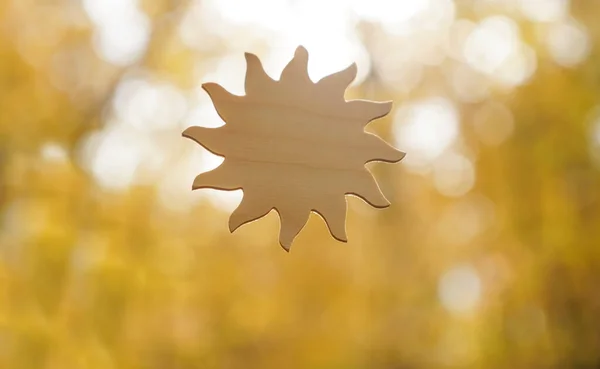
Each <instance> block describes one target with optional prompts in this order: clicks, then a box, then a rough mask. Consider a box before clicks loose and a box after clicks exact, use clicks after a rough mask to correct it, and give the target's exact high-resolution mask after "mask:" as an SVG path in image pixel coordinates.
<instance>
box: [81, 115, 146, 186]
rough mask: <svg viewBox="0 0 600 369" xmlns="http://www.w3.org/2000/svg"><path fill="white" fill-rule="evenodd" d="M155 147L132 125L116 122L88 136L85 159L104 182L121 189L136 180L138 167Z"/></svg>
mask: <svg viewBox="0 0 600 369" xmlns="http://www.w3.org/2000/svg"><path fill="white" fill-rule="evenodd" d="M152 150H153V148H152V147H151V145H150V144H149V142H148V141H146V140H144V139H143V138H141V137H140V136H139V134H138V133H137V132H135V131H134V130H132V129H131V128H127V127H126V126H123V125H114V124H113V125H109V126H108V127H107V128H106V130H105V131H104V132H101V133H96V134H94V135H92V136H91V137H90V138H89V139H88V140H87V142H86V148H85V153H84V161H86V164H87V167H88V168H89V169H90V170H91V172H92V175H93V176H94V178H95V179H96V181H97V182H98V183H99V184H100V185H101V186H103V187H106V188H109V189H114V190H122V189H125V188H127V187H129V186H130V185H132V184H133V183H134V180H135V175H136V171H137V170H138V168H139V167H140V166H141V164H142V163H143V161H144V158H146V157H150V156H151V151H152Z"/></svg>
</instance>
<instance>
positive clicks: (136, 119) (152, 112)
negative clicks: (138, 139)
mask: <svg viewBox="0 0 600 369" xmlns="http://www.w3.org/2000/svg"><path fill="white" fill-rule="evenodd" d="M113 105H114V108H115V111H116V113H117V116H118V118H119V120H121V121H123V122H126V123H127V124H130V125H132V126H133V127H135V128H137V129H140V130H160V129H167V128H171V127H173V126H175V125H176V124H177V123H178V122H179V121H180V120H181V119H182V118H183V117H184V116H185V113H186V111H187V101H186V98H185V96H184V95H183V93H182V92H181V91H180V90H179V89H178V88H176V87H175V86H172V85H170V84H166V83H154V82H151V81H149V80H145V79H126V80H124V81H123V82H121V83H120V84H119V86H118V88H117V92H116V95H115V99H114V101H113Z"/></svg>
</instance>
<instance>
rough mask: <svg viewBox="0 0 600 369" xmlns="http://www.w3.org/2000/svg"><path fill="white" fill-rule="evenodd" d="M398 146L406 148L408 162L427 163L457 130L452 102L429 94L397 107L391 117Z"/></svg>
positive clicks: (456, 120)
mask: <svg viewBox="0 0 600 369" xmlns="http://www.w3.org/2000/svg"><path fill="white" fill-rule="evenodd" d="M394 120H395V122H394V136H395V140H396V144H397V146H398V147H402V149H403V150H405V151H406V152H409V153H410V155H407V156H406V158H405V161H406V164H407V165H409V166H417V167H419V166H424V165H428V164H429V163H430V162H432V161H433V160H434V159H436V158H437V157H439V156H440V155H441V154H442V153H443V152H444V151H445V150H446V149H447V148H448V147H449V146H450V145H451V144H452V143H453V142H454V140H455V139H456V137H457V136H458V133H459V121H458V120H459V117H458V112H457V111H456V108H455V107H454V105H453V104H452V102H451V101H450V100H448V99H445V98H430V99H427V100H422V101H419V102H416V103H414V104H411V105H408V106H405V107H403V108H401V109H400V110H399V111H398V113H397V114H396V116H395V118H394Z"/></svg>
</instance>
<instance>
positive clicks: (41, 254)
mask: <svg viewBox="0 0 600 369" xmlns="http://www.w3.org/2000/svg"><path fill="white" fill-rule="evenodd" d="M0 19H1V20H0V83H1V84H0V227H1V228H0V367H1V368H9V369H11V368H16V369H29V368H31V369H37V368H43V369H63V368H82V369H83V368H102V369H113V368H114V369H117V368H141V369H162V368H175V369H179V368H181V369H187V368H201V369H204V368H206V369H212V368H215V369H217V368H225V369H229V368H230V369H238V368H244V369H253V368H256V369H259V368H260V369H265V368H311V369H342V368H344V369H366V368H369V369H413V368H414V369H418V368H489V369H495V368H506V369H519V368H527V369H532V368H581V369H587V368H600V54H599V51H598V50H600V47H599V46H600V21H599V19H600V2H597V1H592V0H571V1H569V0H454V1H453V0H368V1H367V0H346V1H342V0H335V1H334V0H295V1H292V0H287V1H286V0H252V1H246V0H145V1H144V0H83V1H77V0H45V1H40V0H3V1H1V2H0ZM299 44H302V45H304V46H306V47H307V49H308V51H309V53H310V55H311V59H310V62H309V74H310V76H311V77H312V78H313V80H316V79H318V78H321V77H323V76H325V75H327V74H330V73H333V72H336V71H338V70H341V69H343V68H345V67H347V66H348V65H349V64H350V63H352V62H353V61H356V62H357V64H358V69H359V72H358V74H359V75H358V78H357V80H356V81H355V82H354V83H353V85H352V86H351V88H350V90H349V91H348V94H347V98H364V99H372V100H394V102H395V105H394V109H393V111H392V113H391V114H390V115H389V116H387V117H386V118H384V119H380V120H377V121H374V122H373V123H371V124H370V125H369V126H368V130H370V131H371V132H375V133H377V134H379V135H381V136H382V137H384V138H385V139H386V140H388V141H389V142H390V143H392V144H394V145H395V146H396V147H398V148H399V149H401V150H403V151H405V152H407V153H408V155H407V157H406V158H405V159H404V160H403V161H402V162H401V163H400V164H395V165H390V164H382V163H373V164H369V168H370V169H372V170H373V172H374V173H375V175H376V176H377V178H378V180H379V183H380V186H381V188H382V190H383V192H384V193H385V194H386V196H387V197H388V198H389V199H390V201H391V202H392V206H391V207H389V208H387V209H385V210H376V209H374V208H371V207H370V206H368V205H366V204H365V203H363V202H362V201H361V200H359V199H357V198H353V197H349V198H348V203H349V211H348V236H349V240H350V242H349V243H348V244H343V243H339V242H337V241H335V240H334V239H333V238H331V237H330V236H329V233H328V231H327V229H326V227H325V224H324V222H323V221H322V220H321V219H320V218H319V217H318V216H315V215H314V214H313V215H311V218H310V221H309V223H308V224H307V226H306V227H305V228H304V230H303V231H302V232H301V233H300V235H299V236H298V238H297V239H296V241H295V243H294V245H293V248H292V250H291V253H290V254H287V253H286V252H284V251H283V250H282V249H281V247H280V246H279V245H278V242H277V236H278V227H279V220H278V218H277V215H276V214H275V213H274V212H272V213H271V214H269V215H268V216H267V217H266V218H264V219H262V220H261V221H259V222H254V223H251V224H249V225H246V226H244V227H242V228H241V229H239V230H238V231H236V232H235V234H233V235H230V234H229V231H228V228H227V219H228V216H229V214H230V212H231V211H232V210H233V209H234V208H235V207H236V206H237V204H238V203H239V201H240V199H241V193H240V191H237V192H219V191H211V190H201V191H194V192H192V191H191V184H192V181H193V179H194V177H195V176H196V175H197V174H199V173H200V172H203V171H206V170H209V169H212V168H214V167H216V166H218V165H219V163H220V162H221V159H219V158H218V157H215V156H212V155H211V154H209V153H208V152H207V151H206V150H204V149H203V148H202V147H200V146H199V145H197V144H195V143H194V142H192V141H191V140H187V139H184V138H182V137H181V132H182V131H183V130H184V129H185V128H186V127H188V126H191V125H199V126H206V127H216V126H219V125H222V124H223V122H222V121H221V120H220V118H219V117H218V115H217V114H216V112H215V110H214V108H213V106H212V104H211V101H210V99H209V97H208V95H207V94H206V93H205V92H204V91H202V90H201V89H200V85H201V84H202V83H204V82H217V83H219V84H221V85H223V86H224V87H226V88H227V89H228V90H229V91H231V92H233V93H236V94H243V81H244V74H245V60H244V52H246V51H249V52H253V53H255V54H257V55H258V56H259V57H260V58H261V59H262V60H263V62H264V65H265V68H266V70H267V72H268V73H269V74H270V75H271V76H272V77H273V78H278V77H279V73H280V72H281V70H282V69H283V67H284V65H285V64H286V63H287V62H288V61H289V60H290V59H291V58H292V56H293V52H294V50H295V48H296V47H297V46H298V45H299Z"/></svg>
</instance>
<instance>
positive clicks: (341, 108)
mask: <svg viewBox="0 0 600 369" xmlns="http://www.w3.org/2000/svg"><path fill="white" fill-rule="evenodd" d="M246 62H247V72H246V81H245V91H246V95H244V96H237V95H233V94H231V93H229V92H228V91H226V90H225V89H224V88H223V87H221V86H220V85H218V84H215V83H206V84H204V85H203V86H202V87H203V89H204V90H205V91H206V92H207V93H208V94H209V95H210V97H211V99H212V101H213V104H214V106H215V108H216V110H217V112H218V113H219V116H220V117H221V118H222V119H223V120H224V121H225V123H226V124H225V125H224V126H222V127H219V128H204V127H190V128H188V129H186V130H185V131H184V132H183V136H184V137H187V138H190V139H192V140H194V141H195V142H197V143H198V144H200V145H202V146H203V147H204V148H206V149H207V150H209V151H210V152H212V153H213V154H215V155H219V156H222V157H224V158H225V160H224V162H223V163H222V164H221V165H220V166H219V167H217V168H216V169H214V170H212V171H209V172H206V173H202V174H200V175H199V176H198V177H196V179H195V180H194V183H193V186H192V188H193V189H194V190H196V189H201V188H213V189H219V190H237V189H242V190H243V192H244V196H243V199H242V202H241V203H240V205H239V206H238V208H237V209H236V210H235V211H234V212H233V213H232V214H231V217H230V219H229V229H230V231H231V232H234V231H235V230H236V229H237V228H239V227H240V226H242V225H244V224H246V223H248V222H251V221H254V220H257V219H259V218H261V217H263V216H265V215H266V214H268V213H269V212H270V211H271V210H273V209H274V210H275V211H277V213H278V214H279V217H280V220H281V228H280V234H279V242H280V244H281V246H282V247H283V248H284V249H285V250H286V251H289V250H290V247H291V245H292V243H293V241H294V239H295V237H296V236H297V235H298V233H299V232H300V231H301V229H302V228H303V227H304V225H305V224H306V222H307V220H308V216H309V215H310V212H311V211H313V212H315V213H317V214H319V215H320V216H321V217H322V218H323V219H324V220H325V222H326V223H327V226H328V228H329V231H330V233H331V235H332V236H333V237H334V238H335V239H337V240H339V241H342V242H346V241H347V236H346V225H345V222H346V199H345V195H346V194H353V195H356V196H358V197H360V198H362V199H363V200H365V201H366V202H367V203H369V204H370V205H372V206H374V207H377V208H384V207H387V206H389V202H388V200H387V199H386V198H385V196H384V195H383V194H382V193H381V191H380V189H379V186H378V185H377V182H376V181H375V179H374V178H373V176H372V174H371V173H370V172H369V171H368V170H367V169H366V168H365V164H366V163H368V162H372V161H383V162H389V163H396V162H398V161H400V160H402V158H403V157H404V156H405V154H404V153H403V152H401V151H398V150H396V149H395V148H393V147H392V146H390V145H389V144H387V143H386V142H385V141H383V140H381V139H380V138H379V137H377V136H375V135H373V134H370V133H367V132H365V131H364V127H365V126H366V125H367V124H368V123H369V122H371V121H372V120H374V119H377V118H380V117H383V116H385V115H387V114H388V113H389V112H390V110H391V108H392V103H391V102H372V101H365V100H353V101H346V100H345V99H344V93H345V90H346V89H347V88H348V86H349V85H350V83H351V82H352V81H353V80H354V79H355V78H356V72H357V69H356V64H352V65H351V66H349V67H348V68H347V69H345V70H343V71H341V72H338V73H335V74H332V75H329V76H327V77H324V78H323V79H321V80H319V81H318V82H316V83H313V82H312V81H311V80H310V78H309V76H308V71H307V66H308V52H307V50H306V49H305V48H304V47H302V46H300V47H298V48H297V49H296V53H295V55H294V58H293V59H292V60H291V61H290V62H289V64H288V65H287V66H286V67H285V68H284V70H283V72H282V74H281V78H280V80H279V81H275V80H273V79H271V78H270V77H269V76H268V75H267V74H266V73H265V71H264V69H263V66H262V64H261V62H260V60H259V59H258V57H257V56H256V55H253V54H250V53H246Z"/></svg>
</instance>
